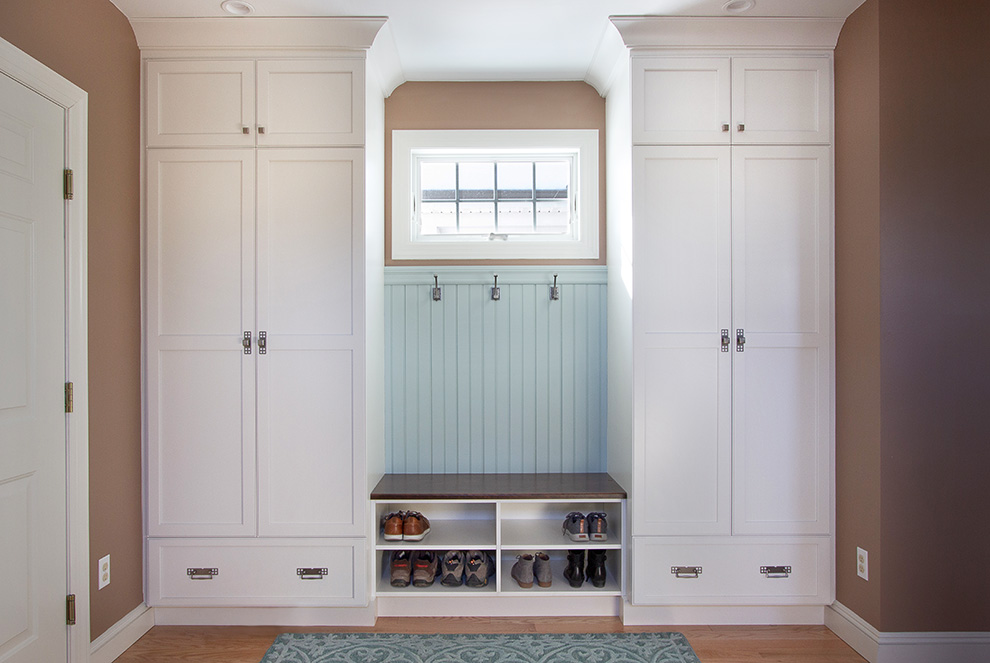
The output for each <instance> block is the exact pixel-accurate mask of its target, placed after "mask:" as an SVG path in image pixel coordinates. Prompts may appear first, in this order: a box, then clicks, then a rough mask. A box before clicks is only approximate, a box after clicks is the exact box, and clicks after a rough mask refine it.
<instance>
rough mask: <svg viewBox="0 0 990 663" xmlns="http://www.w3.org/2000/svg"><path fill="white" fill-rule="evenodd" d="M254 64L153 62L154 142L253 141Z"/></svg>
mask: <svg viewBox="0 0 990 663" xmlns="http://www.w3.org/2000/svg"><path fill="white" fill-rule="evenodd" d="M254 67H255V65H254V62H253V61H250V60H219V61H188V60H178V61H176V60H162V61H157V60H153V61H150V62H148V65H147V82H146V90H147V100H146V101H147V135H148V146H149V147H230V146H240V147H243V146H253V145H254V142H255V136H254V132H255V71H254ZM245 130H246V131H245Z"/></svg>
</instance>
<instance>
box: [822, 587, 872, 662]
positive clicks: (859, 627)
mask: <svg viewBox="0 0 990 663" xmlns="http://www.w3.org/2000/svg"><path fill="white" fill-rule="evenodd" d="M825 626H827V627H828V628H829V630H831V631H832V632H833V633H835V634H836V635H837V636H839V637H840V638H841V639H842V640H844V641H845V643H846V644H847V645H849V646H850V647H852V648H853V649H855V650H856V653H858V654H859V655H860V656H862V657H863V658H865V659H866V660H867V661H869V662H870V663H877V659H878V657H879V656H880V631H878V630H876V629H875V628H873V626H871V625H870V623H869V622H867V621H866V620H865V619H863V618H862V617H860V616H859V615H857V614H856V613H855V612H853V611H852V610H850V609H849V608H847V607H846V606H844V605H842V604H841V603H839V602H838V601H836V602H835V603H833V604H832V605H830V606H828V607H826V608H825Z"/></svg>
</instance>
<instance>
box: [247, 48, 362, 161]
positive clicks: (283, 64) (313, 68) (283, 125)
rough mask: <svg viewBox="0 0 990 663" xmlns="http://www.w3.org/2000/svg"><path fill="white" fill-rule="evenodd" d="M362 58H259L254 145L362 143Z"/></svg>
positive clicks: (313, 145) (314, 145)
mask: <svg viewBox="0 0 990 663" xmlns="http://www.w3.org/2000/svg"><path fill="white" fill-rule="evenodd" d="M363 81H364V62H363V61H360V60H272V61H264V60H263V61H260V62H258V126H259V127H264V133H260V132H259V134H258V145H266V146H267V145H272V146H278V145H282V146H291V145H299V146H312V147H317V146H331V145H363V144H364V92H363V89H364V87H363Z"/></svg>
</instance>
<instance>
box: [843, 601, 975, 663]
mask: <svg viewBox="0 0 990 663" xmlns="http://www.w3.org/2000/svg"><path fill="white" fill-rule="evenodd" d="M825 625H826V626H828V627H829V628H830V629H831V630H832V631H833V632H834V633H835V634H836V635H837V636H839V637H840V638H842V639H843V640H845V642H846V643H847V644H848V645H849V646H850V647H852V648H853V649H855V650H856V651H857V652H859V655H860V656H862V657H863V658H865V659H866V660H868V661H869V662H870V663H947V662H949V661H951V662H952V663H985V662H986V661H990V632H965V631H960V632H953V631H950V632H936V631H921V632H917V633H894V632H887V633H885V632H883V631H878V630H877V629H875V628H874V627H873V626H871V625H870V624H869V623H867V622H866V621H865V620H863V619H862V618H861V617H860V616H859V615H857V614H856V613H855V612H853V611H852V610H850V609H849V608H847V607H846V606H844V605H842V604H841V603H839V602H838V601H836V602H835V603H833V604H832V605H831V606H829V607H828V608H827V609H826V610H825Z"/></svg>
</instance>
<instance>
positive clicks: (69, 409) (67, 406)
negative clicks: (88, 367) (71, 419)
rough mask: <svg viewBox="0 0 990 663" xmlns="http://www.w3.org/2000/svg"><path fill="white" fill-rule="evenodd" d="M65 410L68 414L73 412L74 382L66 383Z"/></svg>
mask: <svg viewBox="0 0 990 663" xmlns="http://www.w3.org/2000/svg"><path fill="white" fill-rule="evenodd" d="M65 412H66V413H67V414H69V413H71V412H72V383H71V382H66V383H65Z"/></svg>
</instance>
